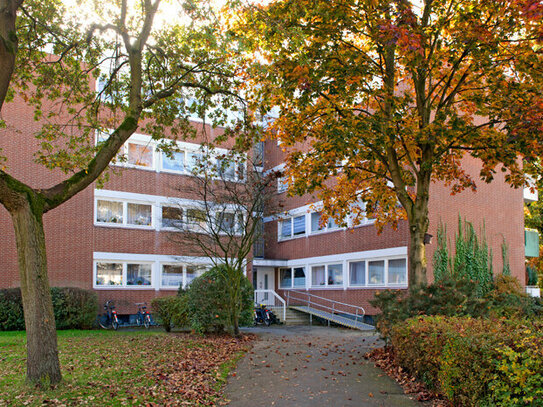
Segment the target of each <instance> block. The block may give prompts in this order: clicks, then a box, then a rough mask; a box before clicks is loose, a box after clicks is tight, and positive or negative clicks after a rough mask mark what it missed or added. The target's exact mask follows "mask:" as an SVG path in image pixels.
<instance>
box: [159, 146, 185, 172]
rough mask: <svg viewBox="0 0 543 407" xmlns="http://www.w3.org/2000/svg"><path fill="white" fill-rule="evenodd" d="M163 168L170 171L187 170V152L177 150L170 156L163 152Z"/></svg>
mask: <svg viewBox="0 0 543 407" xmlns="http://www.w3.org/2000/svg"><path fill="white" fill-rule="evenodd" d="M162 169H164V170H169V171H179V172H184V171H185V152H184V151H176V152H174V153H172V154H171V157H168V155H167V154H166V153H162Z"/></svg>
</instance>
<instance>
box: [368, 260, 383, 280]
mask: <svg viewBox="0 0 543 407" xmlns="http://www.w3.org/2000/svg"><path fill="white" fill-rule="evenodd" d="M368 283H369V284H385V261H384V260H379V261H370V262H369V263H368Z"/></svg>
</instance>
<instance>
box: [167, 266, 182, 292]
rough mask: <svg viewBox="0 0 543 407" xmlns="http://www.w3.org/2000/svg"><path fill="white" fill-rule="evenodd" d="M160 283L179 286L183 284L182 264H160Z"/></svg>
mask: <svg viewBox="0 0 543 407" xmlns="http://www.w3.org/2000/svg"><path fill="white" fill-rule="evenodd" d="M162 285H163V286H164V287H179V286H182V285H183V266H182V265H170V264H164V265H163V266H162Z"/></svg>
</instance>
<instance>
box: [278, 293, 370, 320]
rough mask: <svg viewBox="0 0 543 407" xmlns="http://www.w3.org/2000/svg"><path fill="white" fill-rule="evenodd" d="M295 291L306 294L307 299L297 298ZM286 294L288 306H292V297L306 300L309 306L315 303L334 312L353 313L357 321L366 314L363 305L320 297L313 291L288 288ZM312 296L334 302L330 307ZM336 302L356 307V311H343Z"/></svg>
mask: <svg viewBox="0 0 543 407" xmlns="http://www.w3.org/2000/svg"><path fill="white" fill-rule="evenodd" d="M293 293H295V294H301V295H305V296H307V299H303V298H297V297H295V296H293V295H292V294H293ZM286 295H287V305H288V306H290V300H291V298H292V299H293V300H298V301H302V302H306V303H307V306H308V307H311V306H312V305H313V306H317V307H321V308H325V309H328V310H331V311H332V313H335V312H336V311H340V312H342V313H344V314H347V315H351V316H353V317H354V320H355V321H356V322H358V318H359V317H362V318H363V317H364V315H365V314H366V311H365V310H364V308H363V307H360V306H358V305H352V304H347V303H344V302H340V301H335V300H331V299H329V298H324V297H320V296H318V295H315V294H311V293H308V292H304V291H298V290H286ZM311 297H313V298H315V299H319V300H324V301H328V302H330V303H332V306H331V307H330V306H328V305H324V304H319V303H318V302H315V301H312V299H311ZM336 304H338V305H343V306H346V307H351V308H354V309H355V313H352V312H347V311H343V310H338V309H336ZM359 311H360V313H359Z"/></svg>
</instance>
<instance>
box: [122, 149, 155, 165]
mask: <svg viewBox="0 0 543 407" xmlns="http://www.w3.org/2000/svg"><path fill="white" fill-rule="evenodd" d="M126 162H127V163H128V164H130V165H135V166H137V167H147V168H152V167H153V147H152V146H148V145H144V144H136V143H128V148H127V160H126Z"/></svg>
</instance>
